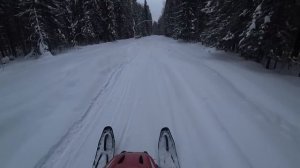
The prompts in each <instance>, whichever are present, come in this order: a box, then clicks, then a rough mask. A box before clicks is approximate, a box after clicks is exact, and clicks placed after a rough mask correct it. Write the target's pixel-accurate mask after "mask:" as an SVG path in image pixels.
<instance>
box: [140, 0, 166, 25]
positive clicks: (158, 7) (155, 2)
mask: <svg viewBox="0 0 300 168" xmlns="http://www.w3.org/2000/svg"><path fill="white" fill-rule="evenodd" d="M137 1H138V2H140V3H141V4H144V1H145V0H137ZM147 2H148V5H149V6H150V10H151V13H152V18H153V20H155V21H157V20H158V18H159V17H160V15H161V12H162V9H163V7H164V5H165V0H147Z"/></svg>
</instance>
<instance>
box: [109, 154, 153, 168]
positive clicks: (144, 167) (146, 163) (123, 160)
mask: <svg viewBox="0 0 300 168" xmlns="http://www.w3.org/2000/svg"><path fill="white" fill-rule="evenodd" d="M106 168H158V166H157V165H156V163H155V162H154V160H153V158H152V157H151V156H150V155H148V154H147V153H146V152H144V153H136V152H135V153H134V152H123V153H121V154H119V155H117V156H114V158H113V159H112V160H111V161H110V162H109V163H108V165H107V166H106Z"/></svg>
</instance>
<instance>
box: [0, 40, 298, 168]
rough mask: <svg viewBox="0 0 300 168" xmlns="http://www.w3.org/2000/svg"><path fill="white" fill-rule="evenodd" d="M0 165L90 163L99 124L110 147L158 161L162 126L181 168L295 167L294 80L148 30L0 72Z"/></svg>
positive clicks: (79, 165)
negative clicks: (108, 134) (111, 138)
mask: <svg viewBox="0 0 300 168" xmlns="http://www.w3.org/2000/svg"><path fill="white" fill-rule="evenodd" d="M0 95H1V97H0V164H1V165H0V167H3V168H15V167H22V168H32V167H37V168H38V167H45V168H50V167H57V168H63V167H70V168H71V167H72V168H83V167H91V166H92V163H93V159H94V157H95V152H96V146H97V143H98V140H99V137H100V134H101V132H102V129H103V128H104V127H105V126H106V125H111V126H112V127H113V128H114V133H115V138H116V147H117V152H121V151H123V150H127V151H148V152H149V153H150V154H151V155H153V156H154V158H155V159H157V141H158V138H159V131H160V129H161V128H162V127H165V126H168V127H169V128H170V129H171V131H172V134H173V137H174V139H175V142H176V145H177V152H178V156H179V159H180V162H181V167H182V168H188V167H199V168H200V167H205V168H248V167H249V168H250V167H254V168H271V167H272V168H277V167H278V168H279V167H284V168H287V167H288V168H298V167H300V159H299V158H300V110H299V109H300V80H299V78H296V77H291V76H284V75H280V74H275V73H273V72H270V71H267V70H264V69H263V68H262V67H261V66H260V65H259V64H256V63H252V62H248V61H245V60H242V59H240V58H238V57H236V56H235V55H234V54H228V53H223V52H221V51H216V50H214V49H211V48H206V47H203V46H200V45H199V44H187V43H181V42H177V41H174V40H172V39H168V38H165V37H159V36H151V37H147V38H142V39H139V40H135V39H130V40H122V41H118V42H114V43H106V44H101V45H94V46H88V47H83V48H81V49H76V50H73V51H70V52H68V53H66V54H62V55H59V56H56V57H53V58H47V57H45V58H42V59H38V60H34V61H25V62H18V63H14V64H11V65H8V66H7V67H5V69H4V70H0Z"/></svg>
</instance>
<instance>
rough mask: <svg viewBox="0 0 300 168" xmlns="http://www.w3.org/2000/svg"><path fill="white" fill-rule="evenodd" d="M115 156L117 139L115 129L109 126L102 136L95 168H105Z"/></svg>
mask: <svg viewBox="0 0 300 168" xmlns="http://www.w3.org/2000/svg"><path fill="white" fill-rule="evenodd" d="M114 155H115V138H114V133H113V129H112V128H111V127H110V126H107V127H105V128H104V129H103V132H102V134H101V137H100V140H99V143H98V147H97V151H96V156H95V160H94V163H93V168H104V167H105V166H106V165H107V163H108V162H109V161H110V160H111V159H112V158H113V157H114Z"/></svg>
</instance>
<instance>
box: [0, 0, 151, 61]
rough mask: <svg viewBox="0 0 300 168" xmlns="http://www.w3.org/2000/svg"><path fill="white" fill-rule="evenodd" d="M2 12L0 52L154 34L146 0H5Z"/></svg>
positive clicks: (50, 50)
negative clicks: (140, 2) (142, 2)
mask: <svg viewBox="0 0 300 168" xmlns="http://www.w3.org/2000/svg"><path fill="white" fill-rule="evenodd" d="M0 18H1V19H0V52H1V54H0V58H1V57H2V58H3V57H7V56H9V57H17V56H25V55H28V54H30V55H35V56H40V55H43V54H45V53H50V54H55V53H57V52H59V51H60V50H62V49H65V48H70V47H74V46H77V45H87V44H97V43H101V42H109V41H114V40H117V39H127V38H132V37H134V36H148V35H150V34H152V16H151V12H150V10H149V6H148V4H147V1H146V0H145V3H144V5H142V4H139V3H138V2H137V1H136V0H1V1H0ZM146 20H150V21H146Z"/></svg>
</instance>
